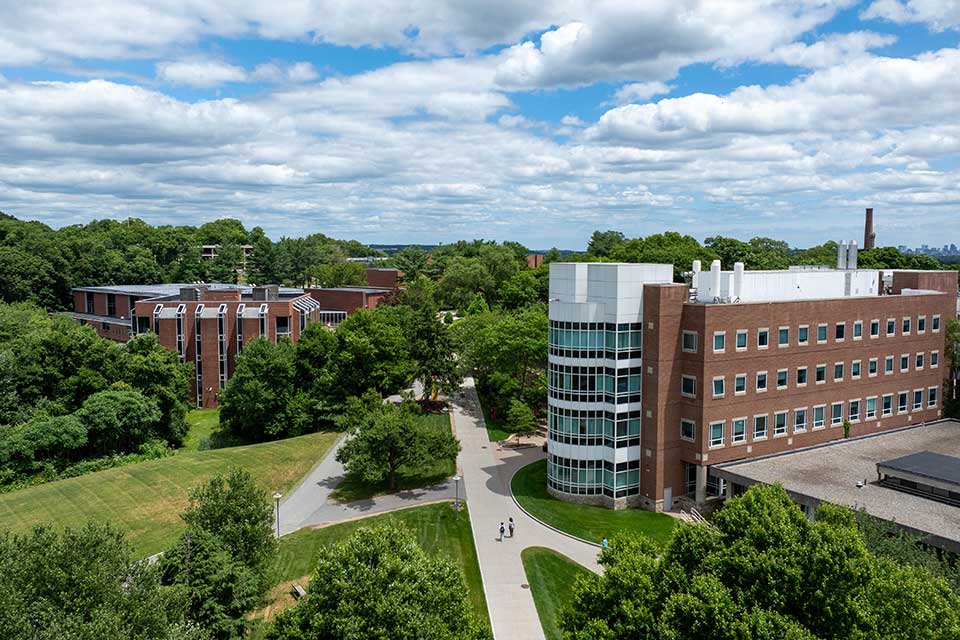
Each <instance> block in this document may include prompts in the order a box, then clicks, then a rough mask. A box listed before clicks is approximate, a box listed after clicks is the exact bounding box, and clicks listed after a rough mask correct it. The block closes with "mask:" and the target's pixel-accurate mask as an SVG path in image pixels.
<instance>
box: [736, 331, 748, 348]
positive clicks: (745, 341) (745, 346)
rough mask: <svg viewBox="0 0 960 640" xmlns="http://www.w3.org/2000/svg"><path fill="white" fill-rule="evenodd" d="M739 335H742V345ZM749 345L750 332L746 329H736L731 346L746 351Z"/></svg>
mask: <svg viewBox="0 0 960 640" xmlns="http://www.w3.org/2000/svg"><path fill="white" fill-rule="evenodd" d="M740 336H743V337H744V338H743V346H742V347H741V346H740ZM749 347H750V332H749V331H747V330H746V329H737V336H736V342H734V343H733V348H734V349H735V350H737V351H746V350H747V349H748V348H749Z"/></svg>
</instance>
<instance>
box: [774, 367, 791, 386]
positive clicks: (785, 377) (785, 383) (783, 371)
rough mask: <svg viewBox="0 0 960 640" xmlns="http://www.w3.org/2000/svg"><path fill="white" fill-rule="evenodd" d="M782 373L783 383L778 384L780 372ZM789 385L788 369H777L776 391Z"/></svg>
mask: <svg viewBox="0 0 960 640" xmlns="http://www.w3.org/2000/svg"><path fill="white" fill-rule="evenodd" d="M781 373H782V374H783V379H784V383H783V384H782V385H781V384H780V374H781ZM789 387H790V369H777V391H782V390H784V389H787V388H789Z"/></svg>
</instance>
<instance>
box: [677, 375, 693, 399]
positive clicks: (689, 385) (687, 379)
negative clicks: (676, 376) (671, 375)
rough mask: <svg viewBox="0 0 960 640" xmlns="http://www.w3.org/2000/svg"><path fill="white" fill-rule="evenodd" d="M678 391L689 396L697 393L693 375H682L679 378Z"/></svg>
mask: <svg viewBox="0 0 960 640" xmlns="http://www.w3.org/2000/svg"><path fill="white" fill-rule="evenodd" d="M680 393H681V394H682V395H685V396H689V397H691V398H693V397H696V395H697V379H696V378H694V377H693V376H682V377H681V378H680Z"/></svg>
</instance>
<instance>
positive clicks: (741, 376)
mask: <svg viewBox="0 0 960 640" xmlns="http://www.w3.org/2000/svg"><path fill="white" fill-rule="evenodd" d="M737 380H743V391H737ZM733 395H735V396H745V395H747V374H745V373H738V374H736V375H735V376H734V377H733Z"/></svg>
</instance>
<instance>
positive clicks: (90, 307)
mask: <svg viewBox="0 0 960 640" xmlns="http://www.w3.org/2000/svg"><path fill="white" fill-rule="evenodd" d="M86 294H87V313H91V314H92V313H96V311H95V310H96V308H97V307H96V304H95V299H96V298H95V296H94V295H93V291H87V292H86Z"/></svg>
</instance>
